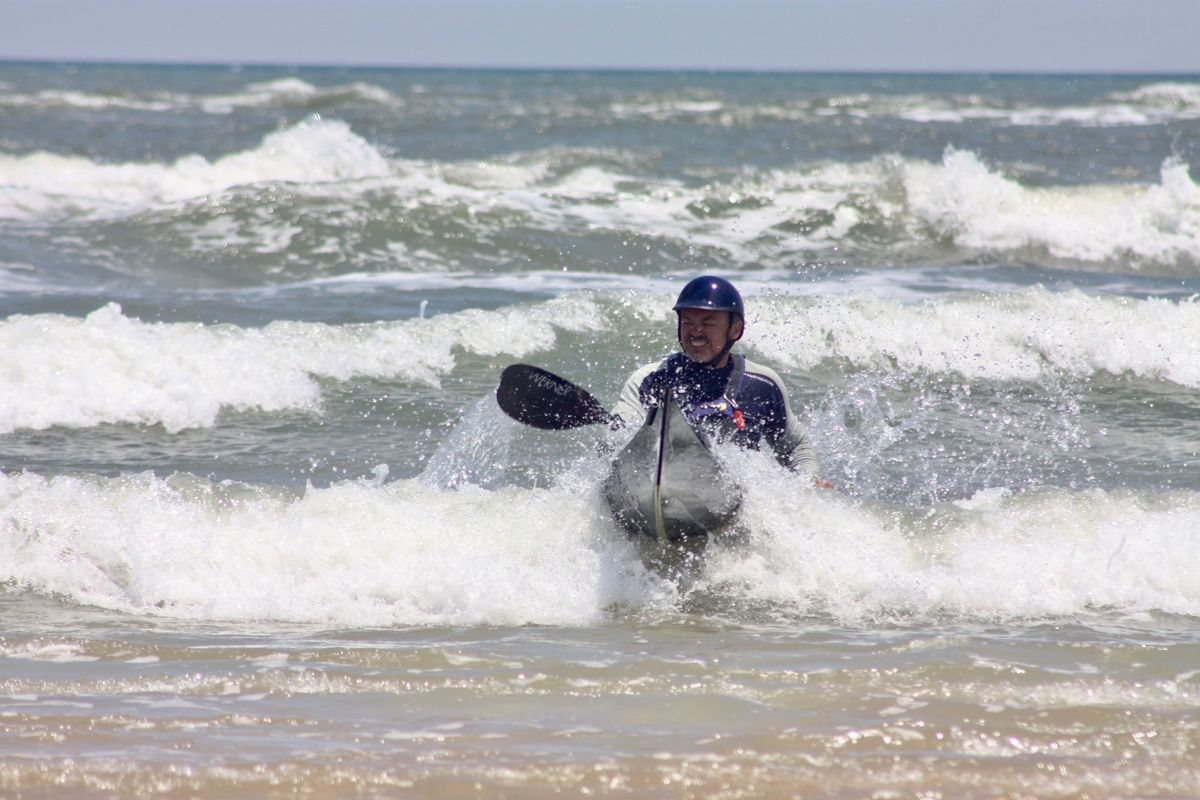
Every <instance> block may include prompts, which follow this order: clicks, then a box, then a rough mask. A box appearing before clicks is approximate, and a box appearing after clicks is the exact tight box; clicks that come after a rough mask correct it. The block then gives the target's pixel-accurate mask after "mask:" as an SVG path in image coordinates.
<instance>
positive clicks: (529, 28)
mask: <svg viewBox="0 0 1200 800" xmlns="http://www.w3.org/2000/svg"><path fill="white" fill-rule="evenodd" d="M29 59H34V60H69V61H134V62H147V61H149V62H180V63H197V62H199V63H236V64H256V63H268V64H288V65H291V64H324V65H345V66H365V65H380V66H383V65H386V66H417V67H553V68H615V69H701V70H723V69H733V70H799V71H881V72H890V71H929V72H1142V73H1145V72H1160V73H1192V74H1196V73H1200V0H790V1H789V0H0V60H29Z"/></svg>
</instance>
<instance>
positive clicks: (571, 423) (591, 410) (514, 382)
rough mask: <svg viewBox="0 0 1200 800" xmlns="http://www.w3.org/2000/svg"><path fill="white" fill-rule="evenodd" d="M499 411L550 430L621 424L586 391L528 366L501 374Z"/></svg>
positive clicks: (519, 365) (497, 395) (498, 391)
mask: <svg viewBox="0 0 1200 800" xmlns="http://www.w3.org/2000/svg"><path fill="white" fill-rule="evenodd" d="M496 402H497V403H498V404H499V405H500V410H502V411H503V412H504V413H505V414H508V415H509V416H510V417H512V418H513V419H515V420H517V421H518V422H523V423H525V424H526V425H532V426H533V427H535V428H541V429H543V430H548V431H565V430H567V429H569V428H579V427H581V426H583V425H596V424H604V425H612V426H614V427H616V426H619V425H620V424H621V419H620V417H614V416H613V415H612V414H610V413H608V411H606V410H605V408H604V406H602V405H600V401H599V400H597V399H596V398H594V397H592V396H591V395H590V394H588V393H587V392H586V391H585V390H583V389H581V388H579V387H578V386H576V385H575V384H573V383H571V382H570V381H569V380H567V379H566V378H560V377H559V376H557V375H555V374H554V373H552V372H547V371H546V370H544V369H541V368H540V367H534V366H530V365H529V364H513V365H512V366H510V367H505V368H504V371H503V372H501V373H500V385H499V386H497V387H496Z"/></svg>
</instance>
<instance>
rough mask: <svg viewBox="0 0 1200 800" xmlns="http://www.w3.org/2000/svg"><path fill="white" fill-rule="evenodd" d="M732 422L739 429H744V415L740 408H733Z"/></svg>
mask: <svg viewBox="0 0 1200 800" xmlns="http://www.w3.org/2000/svg"><path fill="white" fill-rule="evenodd" d="M733 424H734V425H736V426H737V429H738V430H739V431H744V430H746V415H745V414H743V413H742V410H741V409H740V408H735V409H734V410H733Z"/></svg>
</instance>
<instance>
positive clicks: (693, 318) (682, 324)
mask: <svg viewBox="0 0 1200 800" xmlns="http://www.w3.org/2000/svg"><path fill="white" fill-rule="evenodd" d="M741 335H742V321H741V320H740V319H734V318H733V315H732V314H730V313H729V312H728V311H707V310H705V309H703V308H684V309H680V311H679V344H680V345H682V346H683V352H684V354H686V355H687V357H688V358H690V359H691V360H692V361H695V362H697V363H700V364H704V363H707V362H709V361H711V360H712V359H714V358H716V357H717V356H718V355H720V353H721V351H722V350H724V349H725V345H726V344H728V343H729V342H730V341H731V340H732V341H737V340H738V339H739V338H741ZM728 358H729V355H728V354H726V355H725V358H722V359H721V362H720V363H719V364H711V365H709V366H711V367H713V368H714V369H716V368H720V367H723V366H725V361H726V359H728Z"/></svg>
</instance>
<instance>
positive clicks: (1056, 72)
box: [0, 56, 1200, 77]
mask: <svg viewBox="0 0 1200 800" xmlns="http://www.w3.org/2000/svg"><path fill="white" fill-rule="evenodd" d="M0 64H42V65H61V66H121V67H185V68H186V67H192V68H199V67H220V68H230V69H237V68H258V69H349V70H371V69H378V70H388V69H394V70H412V71H427V72H433V71H439V70H441V71H448V72H470V71H474V72H609V73H642V74H645V73H672V74H707V75H714V74H742V75H912V76H920V75H929V76H950V75H974V76H985V75H996V76H1013V77H1039V76H1040V77H1085V76H1110V77H1116V76H1128V77H1138V76H1171V77H1200V69H1197V70H1196V71H1194V72H1189V71H1174V70H1162V69H1132V70H1117V69H1098V70H1089V69H1080V68H1059V69H1033V68H1030V69H1023V68H1013V67H1005V68H982V67H979V68H970V69H916V68H907V67H888V68H884V67H841V68H828V67H733V66H724V67H701V66H677V67H667V66H568V65H538V64H526V65H515V64H508V65H501V64H403V63H385V62H378V63H375V62H361V63H344V62H335V61H307V62H305V61H291V62H289V61H273V60H263V61H257V60H253V59H248V60H228V61H217V60H212V61H210V60H206V59H195V60H191V59H181V60H166V59H154V58H150V59H127V58H95V57H86V58H74V57H72V58H58V57H36V58H34V57H23V56H16V57H10V56H0Z"/></svg>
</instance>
